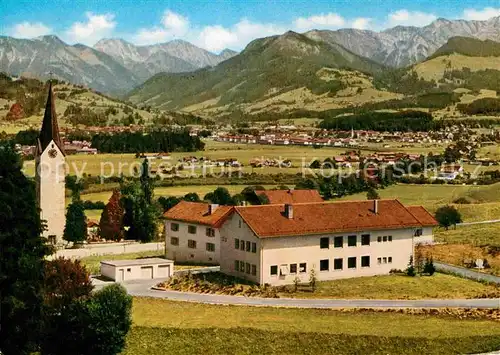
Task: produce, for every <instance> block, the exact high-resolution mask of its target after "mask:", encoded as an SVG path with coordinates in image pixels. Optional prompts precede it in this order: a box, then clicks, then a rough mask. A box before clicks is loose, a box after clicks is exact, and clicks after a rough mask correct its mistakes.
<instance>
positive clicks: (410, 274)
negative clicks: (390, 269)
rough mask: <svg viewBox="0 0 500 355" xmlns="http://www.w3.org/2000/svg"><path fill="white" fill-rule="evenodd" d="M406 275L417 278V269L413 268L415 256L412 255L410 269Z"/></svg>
mask: <svg viewBox="0 0 500 355" xmlns="http://www.w3.org/2000/svg"><path fill="white" fill-rule="evenodd" d="M406 275H408V276H416V275H417V273H416V272H415V267H414V266H413V255H410V261H409V262H408V267H407V268H406Z"/></svg>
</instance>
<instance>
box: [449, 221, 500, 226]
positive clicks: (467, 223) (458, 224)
mask: <svg viewBox="0 0 500 355" xmlns="http://www.w3.org/2000/svg"><path fill="white" fill-rule="evenodd" d="M499 222H500V219H490V220H487V221H478V222H462V223H457V227H462V226H472V225H474V224H489V223H499Z"/></svg>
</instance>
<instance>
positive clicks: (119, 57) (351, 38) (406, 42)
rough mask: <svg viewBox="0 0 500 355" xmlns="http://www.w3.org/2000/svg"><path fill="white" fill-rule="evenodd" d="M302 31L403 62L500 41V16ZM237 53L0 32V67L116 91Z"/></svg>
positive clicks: (386, 62) (388, 62) (361, 53)
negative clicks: (454, 45)
mask: <svg viewBox="0 0 500 355" xmlns="http://www.w3.org/2000/svg"><path fill="white" fill-rule="evenodd" d="M303 35H304V36H305V37H306V38H308V39H310V40H313V41H314V42H315V43H323V44H325V45H328V46H330V48H336V50H338V51H341V52H344V53H349V55H348V57H349V56H351V57H352V55H356V56H357V57H365V59H357V60H356V61H358V62H359V60H361V61H367V60H368V59H366V58H369V61H371V62H375V63H378V64H379V65H381V66H386V67H396V68H400V67H406V66H409V65H413V64H415V63H418V62H421V61H423V60H424V59H426V58H428V57H430V56H432V55H433V54H434V53H435V52H436V50H438V48H440V47H442V46H443V45H445V44H446V42H447V41H448V40H449V39H450V38H452V37H456V36H461V37H470V38H476V39H481V40H492V41H500V17H494V18H491V19H489V20H486V21H466V20H446V19H443V18H440V19H437V20H435V21H434V22H432V23H431V24H429V25H427V26H424V27H411V26H397V27H394V28H390V29H387V30H384V31H381V32H375V31H369V30H357V29H340V30H337V31H329V30H313V31H309V32H306V33H304V34H303ZM252 43H253V42H252ZM252 43H251V44H252ZM250 47H251V46H250V45H249V46H247V49H249V48H250ZM340 47H342V49H340ZM247 52H248V51H247ZM236 54H237V53H236V52H234V51H231V50H224V51H222V52H221V53H220V54H214V53H211V52H208V51H206V50H204V49H201V48H198V47H196V46H194V45H192V44H191V43H189V42H185V41H181V40H175V41H171V42H167V43H161V44H156V45H150V46H137V45H134V44H132V43H129V42H126V41H124V40H122V39H102V40H101V41H99V42H98V43H97V44H96V45H95V46H94V47H93V48H91V47H88V46H84V45H81V44H76V45H68V44H66V43H64V42H63V41H61V40H60V39H59V38H57V37H55V36H43V37H39V38H35V39H31V40H27V39H15V38H12V37H0V71H4V72H6V73H8V74H12V75H28V76H30V75H31V76H36V77H41V78H47V77H48V73H49V72H52V73H54V74H55V76H56V77H58V78H60V79H64V80H68V81H70V82H72V83H75V84H83V85H87V86H89V87H91V88H93V89H95V90H99V91H103V92H107V93H114V94H123V93H125V92H127V91H129V90H131V89H133V88H134V87H137V86H138V85H140V84H141V83H143V82H144V81H146V80H147V79H149V78H150V77H152V76H153V78H155V77H154V76H155V75H156V74H158V73H162V72H166V73H183V72H193V71H196V70H198V69H201V68H204V67H214V66H216V65H218V64H219V63H221V62H224V61H225V60H227V59H229V58H232V57H233V56H235V55H236ZM256 54H258V53H256V52H254V55H256ZM337 54H338V53H337ZM336 57H337V59H338V55H336ZM245 58H246V57H245ZM345 64H346V65H347V67H349V65H348V63H345ZM335 65H336V64H335V63H333V67H335ZM195 75H198V74H195ZM154 80H158V78H156V79H154ZM215 90H217V89H215Z"/></svg>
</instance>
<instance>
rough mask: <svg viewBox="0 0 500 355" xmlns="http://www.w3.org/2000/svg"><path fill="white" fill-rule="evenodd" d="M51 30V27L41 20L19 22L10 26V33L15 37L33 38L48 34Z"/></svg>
mask: <svg viewBox="0 0 500 355" xmlns="http://www.w3.org/2000/svg"><path fill="white" fill-rule="evenodd" d="M51 32H52V29H51V28H50V27H47V26H45V25H44V24H43V23H41V22H36V23H31V22H21V23H18V24H16V25H14V26H13V27H12V29H11V30H10V35H11V36H12V37H17V38H33V37H38V36H44V35H48V34H50V33H51Z"/></svg>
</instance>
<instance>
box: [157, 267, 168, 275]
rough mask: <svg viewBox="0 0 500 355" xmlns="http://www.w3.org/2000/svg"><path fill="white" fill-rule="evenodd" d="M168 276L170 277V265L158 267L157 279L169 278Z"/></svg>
mask: <svg viewBox="0 0 500 355" xmlns="http://www.w3.org/2000/svg"><path fill="white" fill-rule="evenodd" d="M169 276H170V265H159V266H158V277H169Z"/></svg>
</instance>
